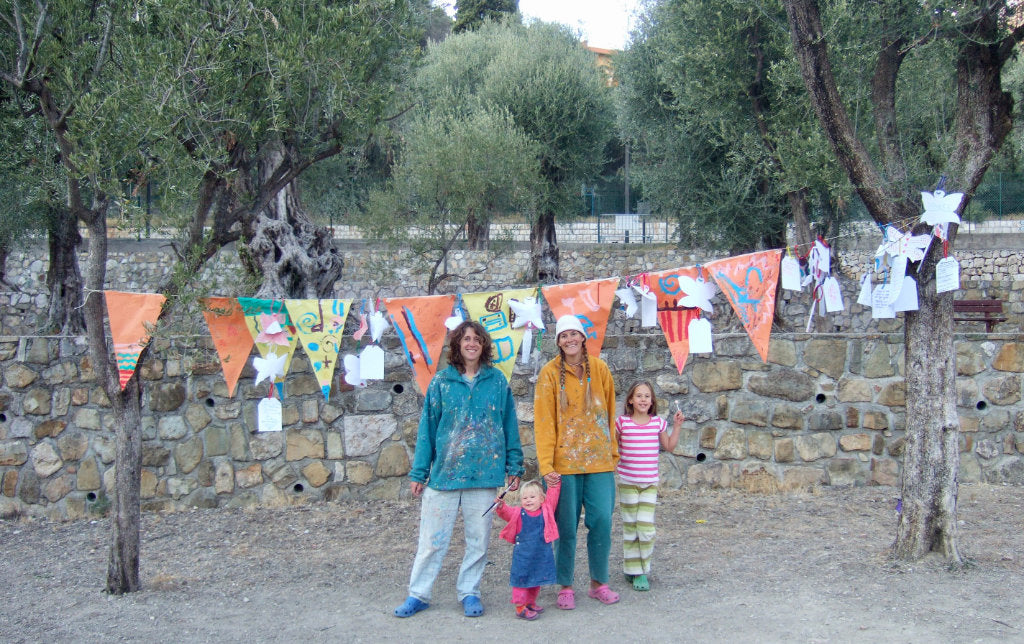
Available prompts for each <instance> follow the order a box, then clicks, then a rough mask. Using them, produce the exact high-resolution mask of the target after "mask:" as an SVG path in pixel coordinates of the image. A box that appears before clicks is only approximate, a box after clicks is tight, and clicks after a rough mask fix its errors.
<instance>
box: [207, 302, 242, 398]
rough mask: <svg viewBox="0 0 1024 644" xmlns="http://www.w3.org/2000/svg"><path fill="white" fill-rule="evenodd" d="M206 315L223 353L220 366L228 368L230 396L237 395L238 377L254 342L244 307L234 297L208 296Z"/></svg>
mask: <svg viewBox="0 0 1024 644" xmlns="http://www.w3.org/2000/svg"><path fill="white" fill-rule="evenodd" d="M203 317H204V318H206V326H207V327H209V328H210V337H211V338H213V346H215V347H216V348H217V355H218V356H219V357H220V368H221V370H222V371H223V372H224V382H226V383H227V385H228V398H234V397H235V389H236V388H237V386H238V377H239V376H240V375H241V374H242V369H244V368H245V362H246V360H247V359H248V357H249V354H250V353H251V352H252V345H253V337H252V334H250V333H249V328H248V326H246V324H245V315H244V314H243V313H242V307H241V306H240V305H239V304H238V300H236V299H235V298H233V297H208V298H205V299H204V300H203Z"/></svg>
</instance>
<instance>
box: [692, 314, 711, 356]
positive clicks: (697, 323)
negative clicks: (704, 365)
mask: <svg viewBox="0 0 1024 644" xmlns="http://www.w3.org/2000/svg"><path fill="white" fill-rule="evenodd" d="M687 331H688V332H689V336H690V338H689V339H690V353H711V322H709V321H708V320H706V319H704V318H697V319H695V320H690V326H689V327H688V328H687Z"/></svg>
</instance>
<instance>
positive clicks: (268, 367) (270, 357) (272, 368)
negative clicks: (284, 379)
mask: <svg viewBox="0 0 1024 644" xmlns="http://www.w3.org/2000/svg"><path fill="white" fill-rule="evenodd" d="M287 359H288V355H287V354H283V355H277V354H276V353H274V352H270V353H268V354H267V357H266V358H262V357H260V356H257V357H255V358H253V360H252V366H254V367H256V382H255V384H257V385H258V384H260V383H261V382H263V381H264V380H267V379H269V380H270V382H274V380H275V379H277V378H278V377H280V376H283V375H284V363H285V361H286V360H287Z"/></svg>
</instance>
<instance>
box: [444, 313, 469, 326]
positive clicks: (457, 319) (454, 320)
mask: <svg viewBox="0 0 1024 644" xmlns="http://www.w3.org/2000/svg"><path fill="white" fill-rule="evenodd" d="M463 322H464V320H463V319H462V311H455V313H452V316H451V317H450V318H448V319H447V320H445V321H444V326H445V328H447V329H448V330H449V331H454V330H455V328H456V327H458V326H459V325H460V324H462V323H463Z"/></svg>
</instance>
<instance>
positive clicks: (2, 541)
mask: <svg viewBox="0 0 1024 644" xmlns="http://www.w3.org/2000/svg"><path fill="white" fill-rule="evenodd" d="M896 494H897V492H896V490H894V489H892V488H885V487H870V488H853V489H849V488H848V489H823V490H821V491H820V492H816V493H806V494H796V495H758V494H750V493H744V492H739V491H732V490H682V491H678V492H666V493H663V494H662V497H661V499H660V505H659V508H658V516H657V529H658V542H657V543H658V545H657V548H656V551H655V559H654V573H653V575H652V577H651V590H650V592H646V593H638V592H634V591H633V590H632V589H631V588H629V587H628V586H627V584H626V582H625V581H624V580H623V577H622V575H621V574H618V573H614V574H613V576H612V580H611V585H612V587H613V588H614V589H616V590H618V591H619V592H621V593H622V601H621V602H620V603H619V604H617V605H614V606H604V605H601V604H599V603H598V602H596V601H595V600H592V599H589V598H587V597H586V596H585V594H584V593H577V609H576V610H575V611H571V612H569V611H559V610H557V609H555V608H554V601H555V593H556V590H555V588H553V587H552V588H546V589H545V590H544V591H543V592H542V594H541V603H542V604H547V605H550V606H551V608H550V609H549V610H548V611H547V612H546V613H544V615H542V616H541V618H540V619H539V620H537V621H536V622H529V623H528V622H523V621H521V620H516V619H515V618H514V616H513V613H512V609H511V607H510V606H509V604H508V603H507V601H508V596H509V591H508V567H509V561H510V555H511V546H510V545H509V544H507V543H506V542H504V541H501V540H499V539H498V530H497V529H495V530H494V531H493V533H492V544H491V550H490V559H491V562H490V564H489V565H488V568H487V572H486V574H485V576H484V586H483V600H484V603H485V605H486V607H487V613H486V615H484V616H483V617H481V618H477V619H469V618H466V617H464V616H463V615H462V611H461V606H460V605H459V604H458V603H457V601H456V597H455V581H454V577H455V574H456V572H457V566H458V561H459V560H460V559H461V554H462V550H461V547H459V545H458V544H459V543H460V540H461V535H457V536H456V538H455V540H453V543H454V544H456V545H455V546H453V549H452V551H451V552H450V553H449V555H448V560H447V561H446V563H445V566H444V568H443V569H442V571H441V575H440V577H439V579H438V583H437V585H436V586H435V590H434V597H433V601H432V604H431V607H430V609H429V610H427V611H425V612H423V613H420V614H418V615H416V616H414V617H412V618H409V619H403V620H400V619H396V618H395V617H393V616H392V614H391V611H392V610H393V609H394V607H395V606H397V605H398V604H400V603H401V602H402V600H403V599H404V598H405V585H406V583H407V581H408V575H409V569H410V566H411V564H412V559H413V555H414V554H415V539H416V537H415V535H416V530H417V523H418V510H419V506H418V502H416V501H397V502H376V503H370V502H356V501H345V502H339V503H332V504H317V505H306V506H300V507H292V508H285V509H249V510H196V511H192V512H182V513H173V514H147V515H144V516H143V521H142V523H143V528H142V553H141V557H142V572H141V575H142V583H143V589H142V590H141V591H140V592H137V593H132V594H130V595H127V596H123V597H112V596H108V595H106V594H104V593H103V592H102V589H103V584H104V576H105V571H106V555H107V542H108V535H109V522H108V521H107V520H105V519H102V520H95V521H77V522H68V523H50V522H46V521H41V520H35V519H18V520H8V521H3V522H0V551H2V553H3V556H2V560H0V593H2V595H0V600H2V603H0V606H2V607H0V641H2V642H48V643H50V642H107V641H127V642H254V641H259V642H286V641H287V642H294V641H312V642H337V641H368V642H375V641H388V642H414V641H419V642H422V641H424V640H425V639H427V638H431V639H436V638H443V639H444V640H445V641H452V642H475V641H493V640H494V639H496V638H499V637H502V635H503V634H504V633H506V632H507V633H509V634H510V635H511V636H512V637H515V638H521V639H524V640H525V641H539V640H541V639H545V640H549V639H550V640H555V641H570V640H580V639H586V640H590V641H599V642H603V641H655V642H660V641H666V642H667V641H680V640H682V641H687V640H697V641H714V642H726V641H728V642H735V641H746V642H755V641H756V642H882V641H884V642H943V643H946V642H1007V641H1011V642H1013V641H1016V642H1024V612H1022V610H1021V597H1022V588H1024V584H1022V582H1024V566H1022V562H1024V535H1022V530H1021V529H1022V526H1024V489H1022V488H1014V487H1005V486H998V487H996V486H984V485H970V486H967V485H965V486H962V487H961V490H960V528H961V548H962V551H963V552H964V554H965V555H966V556H967V557H968V558H969V563H968V565H967V566H966V567H964V568H962V569H956V570H950V569H948V568H947V567H946V566H945V565H943V564H942V562H940V561H937V560H925V561H923V562H920V563H916V564H912V565H908V564H904V563H897V562H895V561H894V560H893V559H892V557H891V556H890V545H891V543H892V539H893V535H894V534H895V515H894V497H895V496H896ZM496 523H500V520H499V521H497V522H496ZM495 527H496V528H497V527H498V526H497V525H496V526H495ZM457 530H458V528H457ZM583 530H584V529H583V528H582V527H581V531H583ZM616 533H618V525H616ZM581 546H582V535H581ZM579 555H580V558H579V563H578V565H577V579H578V582H579V587H581V588H583V587H585V584H586V563H585V558H584V556H583V555H584V549H583V548H582V547H581V548H580V552H579ZM619 557H621V551H620V550H618V549H617V548H613V565H612V569H613V571H615V570H618V569H619V567H618V566H619V561H620V559H619Z"/></svg>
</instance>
